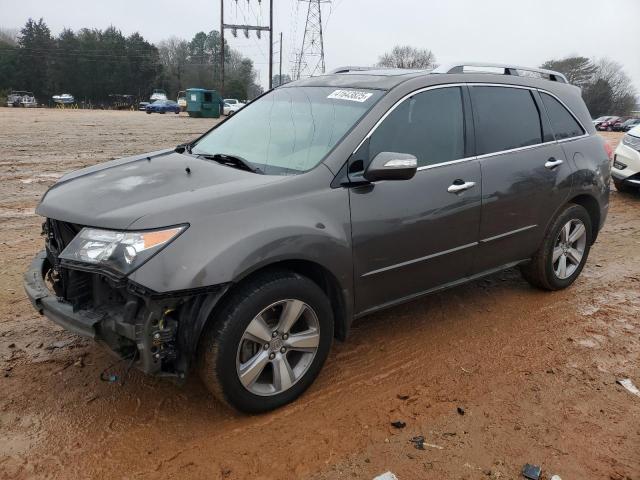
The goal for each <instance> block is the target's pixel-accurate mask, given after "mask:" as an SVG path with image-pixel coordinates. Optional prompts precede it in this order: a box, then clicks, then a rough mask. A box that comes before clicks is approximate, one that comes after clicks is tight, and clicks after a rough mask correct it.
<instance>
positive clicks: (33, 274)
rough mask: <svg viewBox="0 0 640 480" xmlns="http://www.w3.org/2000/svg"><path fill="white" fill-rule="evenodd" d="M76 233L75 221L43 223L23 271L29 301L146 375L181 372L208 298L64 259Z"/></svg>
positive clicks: (177, 374)
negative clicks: (39, 245)
mask: <svg viewBox="0 0 640 480" xmlns="http://www.w3.org/2000/svg"><path fill="white" fill-rule="evenodd" d="M84 230H85V231H86V229H84ZM81 232H83V227H82V226H79V225H75V224H72V223H68V222H61V221H57V220H52V219H47V220H46V221H45V223H44V224H43V235H44V236H45V239H46V240H45V246H46V249H45V250H43V251H41V252H40V253H38V254H37V255H36V257H35V258H34V260H33V262H32V264H31V266H30V268H29V269H28V271H27V272H26V273H25V275H24V286H25V290H26V293H27V295H28V297H29V299H30V300H31V303H32V304H33V305H34V307H35V308H36V309H37V310H38V311H39V312H40V313H41V314H43V315H45V316H46V317H47V318H49V319H50V320H52V321H53V322H55V323H57V324H59V325H61V326H62V327H64V328H65V329H67V330H69V331H71V332H74V333H76V334H78V335H81V336H84V337H88V338H92V339H94V340H96V341H97V342H99V343H101V344H102V345H104V346H106V347H107V348H108V349H109V350H111V351H112V352H113V353H114V354H115V355H116V356H117V357H119V358H121V359H127V360H129V361H131V362H133V363H134V364H135V365H136V366H137V367H138V368H140V369H141V370H142V371H144V372H145V373H148V374H157V375H164V376H173V377H178V378H182V377H184V375H185V374H186V372H187V370H188V366H189V363H190V359H191V356H192V355H193V353H194V351H195V345H194V342H193V341H192V339H193V338H196V339H197V334H199V330H198V331H197V333H196V332H195V331H194V329H197V328H198V322H200V326H201V324H204V320H205V319H199V318H198V316H199V314H200V312H201V311H202V308H201V307H202V305H203V302H204V300H205V298H206V296H205V295H202V293H203V292H183V293H174V294H167V293H164V294H156V293H155V292H152V291H149V290H148V289H146V288H144V287H142V286H140V285H137V284H135V283H134V282H131V281H130V280H129V279H128V278H127V276H126V275H120V274H118V273H117V272H114V271H112V270H108V269H102V268H101V267H97V266H95V265H91V264H89V263H87V264H82V263H81V262H77V264H74V263H72V262H69V261H65V258H64V256H65V255H63V252H66V251H67V248H68V247H69V245H70V244H71V243H72V242H74V241H76V242H77V241H78V240H77V239H78V238H79V237H81V236H82V235H81ZM74 239H76V240H74ZM211 293H212V292H211V291H209V292H207V294H209V296H210V294H211ZM213 293H214V295H213V296H214V297H215V292H213ZM220 294H222V291H220ZM194 334H195V337H193V335H194Z"/></svg>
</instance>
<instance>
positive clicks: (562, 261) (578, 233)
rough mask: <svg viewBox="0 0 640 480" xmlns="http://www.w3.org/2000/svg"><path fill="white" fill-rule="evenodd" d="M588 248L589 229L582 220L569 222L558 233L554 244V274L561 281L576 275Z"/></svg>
mask: <svg viewBox="0 0 640 480" xmlns="http://www.w3.org/2000/svg"><path fill="white" fill-rule="evenodd" d="M586 246H587V229H586V227H585V225H584V223H582V221H581V220H578V219H575V218H574V219H572V220H569V221H568V222H567V223H565V224H564V226H563V227H562V228H561V229H560V231H559V232H558V236H557V238H556V241H555V243H554V247H553V255H552V265H553V272H554V273H555V275H556V277H558V278H559V279H560V280H566V279H567V278H569V277H571V275H573V274H574V273H575V271H576V270H577V269H578V267H579V266H580V263H581V262H582V257H583V256H584V252H585V249H586Z"/></svg>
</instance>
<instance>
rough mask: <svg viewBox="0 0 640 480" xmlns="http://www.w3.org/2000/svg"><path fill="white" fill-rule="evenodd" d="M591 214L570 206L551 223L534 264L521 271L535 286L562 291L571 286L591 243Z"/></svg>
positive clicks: (585, 259) (580, 208)
mask: <svg viewBox="0 0 640 480" xmlns="http://www.w3.org/2000/svg"><path fill="white" fill-rule="evenodd" d="M592 235H593V230H592V225H591V217H590V216H589V213H588V212H587V211H586V210H585V209H584V207H582V206H580V205H574V204H571V205H568V206H567V207H566V208H565V209H564V210H563V211H562V212H561V213H560V214H559V215H558V216H557V217H556V219H555V220H554V221H553V222H552V224H551V226H550V227H549V229H548V230H547V233H546V235H545V237H544V239H543V240H542V244H541V245H540V248H539V249H538V251H537V252H536V253H535V254H534V255H533V258H532V259H531V261H530V262H529V263H527V264H525V265H523V266H522V267H521V268H520V270H521V272H522V275H523V276H524V278H525V279H526V280H527V281H528V282H529V283H530V284H531V285H533V286H535V287H538V288H541V289H543V290H561V289H563V288H567V287H568V286H569V285H571V284H572V283H573V282H574V281H575V280H576V278H578V275H580V272H581V271H582V269H583V268H584V264H585V263H586V261H587V257H588V256H589V250H590V248H591V242H592Z"/></svg>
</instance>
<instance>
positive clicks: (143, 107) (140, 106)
mask: <svg viewBox="0 0 640 480" xmlns="http://www.w3.org/2000/svg"><path fill="white" fill-rule="evenodd" d="M149 105H151V103H149V102H140V103H138V110H140V111H141V112H146V111H147V107H148V106H149Z"/></svg>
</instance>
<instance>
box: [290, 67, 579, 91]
mask: <svg viewBox="0 0 640 480" xmlns="http://www.w3.org/2000/svg"><path fill="white" fill-rule="evenodd" d="M432 75H433V78H434V79H435V78H436V77H435V76H436V75H438V76H440V75H465V80H464V81H470V82H472V81H478V80H476V79H477V78H484V79H488V80H489V79H491V78H493V79H495V78H501V82H504V80H505V79H506V78H508V80H509V83H511V82H512V83H516V84H518V83H521V81H524V79H533V78H535V79H537V80H540V81H543V82H553V83H555V84H568V81H567V79H566V77H565V76H564V75H563V74H562V73H560V72H555V71H552V70H545V69H541V68H535V67H521V66H515V65H507V64H495V63H481V62H458V63H452V64H447V65H441V66H439V67H437V68H434V69H402V68H380V67H357V66H346V67H339V68H336V69H335V70H333V71H331V72H329V73H327V74H325V75H320V76H316V77H310V78H306V79H302V80H298V81H295V82H291V83H288V84H286V85H283V86H284V87H287V86H289V87H292V86H331V87H354V88H372V89H382V90H390V89H392V88H394V87H395V86H397V85H399V84H401V83H404V82H406V81H408V80H410V79H412V78H416V77H425V76H429V77H431V76H432ZM467 75H468V77H467ZM471 77H474V79H471Z"/></svg>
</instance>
